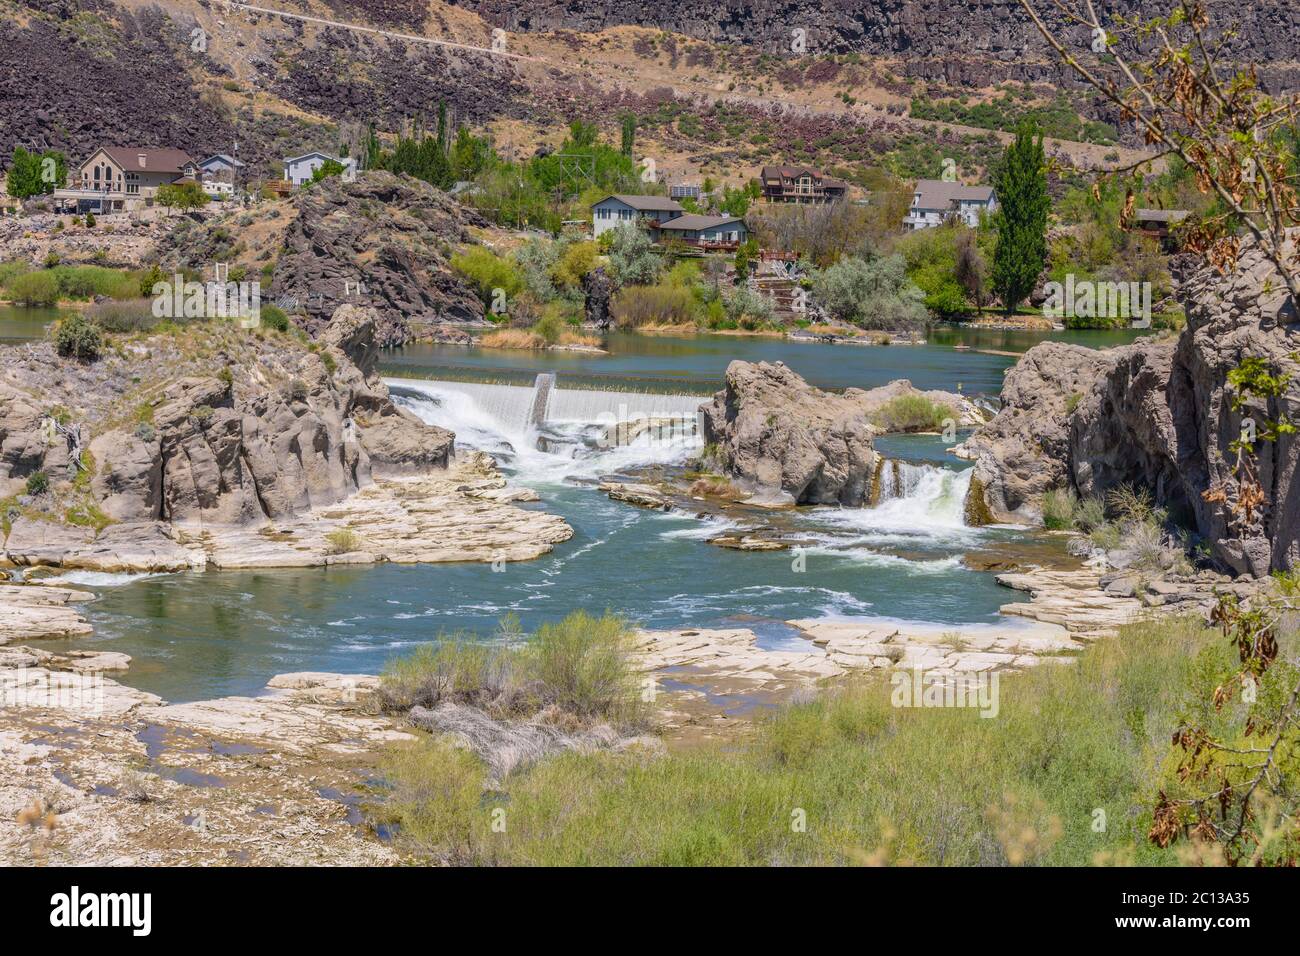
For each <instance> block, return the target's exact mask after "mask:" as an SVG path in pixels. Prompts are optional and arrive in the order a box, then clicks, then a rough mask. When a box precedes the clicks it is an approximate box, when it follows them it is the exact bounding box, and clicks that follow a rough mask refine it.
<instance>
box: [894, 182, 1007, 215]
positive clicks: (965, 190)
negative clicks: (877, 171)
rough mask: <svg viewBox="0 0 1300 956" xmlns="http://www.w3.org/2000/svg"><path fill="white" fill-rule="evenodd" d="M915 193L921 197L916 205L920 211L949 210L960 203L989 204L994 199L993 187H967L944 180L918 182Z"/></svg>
mask: <svg viewBox="0 0 1300 956" xmlns="http://www.w3.org/2000/svg"><path fill="white" fill-rule="evenodd" d="M913 192H914V193H915V194H916V195H918V196H919V197H920V198H919V199H918V200H917V201H916V203H915V205H916V206H917V207H918V208H920V209H947V208H949V207H950V206H952V205H953V204H955V203H959V202H988V201H989V200H990V199H992V198H993V187H992V186H965V185H963V184H961V183H950V182H945V181H944V180H942V179H922V180H918V181H917V184H916V189H914V190H913Z"/></svg>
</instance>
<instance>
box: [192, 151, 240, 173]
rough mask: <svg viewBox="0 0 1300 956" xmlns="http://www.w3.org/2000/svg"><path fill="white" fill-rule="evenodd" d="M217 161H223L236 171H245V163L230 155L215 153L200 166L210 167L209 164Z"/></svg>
mask: <svg viewBox="0 0 1300 956" xmlns="http://www.w3.org/2000/svg"><path fill="white" fill-rule="evenodd" d="M216 159H219V160H221V161H222V162H223V163H225V164H226V165H227V166H234V167H235V168H236V169H243V168H244V164H243V163H241V162H240V161H239V160H237V159H235V157H233V156H231V155H229V154H228V153H213V154H212V155H211V156H209V157H208V158H207V159H205V160H203V161H202V162H200V163H199V165H200V166H206V165H208V163H210V162H212V161H213V160H216Z"/></svg>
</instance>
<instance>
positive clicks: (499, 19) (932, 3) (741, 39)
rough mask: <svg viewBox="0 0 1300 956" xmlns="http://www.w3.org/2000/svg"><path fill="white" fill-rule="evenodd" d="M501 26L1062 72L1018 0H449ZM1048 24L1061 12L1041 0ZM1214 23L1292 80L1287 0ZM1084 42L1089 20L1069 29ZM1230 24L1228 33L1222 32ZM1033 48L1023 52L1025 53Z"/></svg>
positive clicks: (1137, 1)
mask: <svg viewBox="0 0 1300 956" xmlns="http://www.w3.org/2000/svg"><path fill="white" fill-rule="evenodd" d="M453 2H455V3H456V5H457V6H462V7H465V8H466V9H469V10H473V11H475V12H476V13H478V14H480V15H481V16H483V17H484V19H486V20H487V21H488V22H490V23H494V24H499V25H501V26H503V27H505V28H506V29H508V30H520V31H554V30H577V31H583V32H595V31H599V30H605V29H608V28H610V27H613V26H617V25H620V24H629V25H636V26H644V27H656V28H659V29H662V30H667V31H671V32H673V33H679V34H683V35H685V36H690V37H696V38H698V39H702V40H708V41H711V42H713V43H718V44H724V43H732V44H741V45H745V46H749V47H755V48H757V49H760V50H762V51H763V52H766V53H772V54H776V55H778V56H784V55H788V54H789V53H790V50H791V45H790V44H791V32H792V31H793V30H795V29H803V30H804V31H806V38H807V50H808V52H809V53H810V54H813V55H817V54H826V53H861V54H867V55H869V56H877V57H898V58H900V59H901V64H900V65H901V67H902V69H903V71H904V73H905V75H907V76H915V77H921V78H923V79H929V80H942V81H943V82H946V83H951V84H954V85H963V86H969V87H982V86H988V85H990V84H992V83H995V82H999V81H1002V80H1007V79H1014V80H1029V81H1051V80H1054V79H1069V80H1071V81H1072V78H1067V77H1066V76H1065V74H1064V73H1063V72H1062V71H1060V70H1059V69H1058V68H1057V67H1056V66H1055V65H1054V64H1052V63H1050V62H1049V60H1048V58H1047V57H1046V56H1044V55H1042V53H1041V52H1039V53H1038V54H1037V55H1035V53H1034V52H1030V51H1044V50H1045V48H1044V47H1043V44H1042V39H1041V37H1040V36H1039V34H1038V32H1037V30H1036V29H1035V28H1034V26H1033V23H1032V22H1031V21H1030V19H1029V18H1028V17H1027V16H1026V15H1025V13H1024V11H1023V10H1022V9H1021V8H1020V6H1019V4H1018V3H1017V2H1016V0H975V2H959V0H912V2H900V0H830V2H819V3H810V2H808V0H743V2H731V3H727V4H724V5H722V6H721V8H720V7H719V4H717V3H716V2H714V0H685V2H682V3H673V4H664V5H660V4H645V3H636V2H632V0H612V2H611V0H453ZM1040 7H1041V9H1042V13H1043V15H1044V16H1045V18H1046V19H1047V20H1048V22H1049V23H1052V24H1053V25H1054V26H1057V27H1059V26H1061V25H1062V24H1063V23H1064V17H1063V16H1062V15H1061V14H1060V12H1059V11H1058V10H1057V9H1056V8H1055V7H1054V6H1053V5H1052V4H1051V3H1043V4H1040ZM1207 7H1208V8H1209V12H1210V14H1211V17H1212V18H1214V19H1215V21H1216V22H1223V23H1225V24H1227V23H1231V24H1232V25H1233V26H1234V27H1235V32H1233V33H1231V34H1229V35H1226V36H1225V37H1224V54H1225V55H1226V56H1227V57H1235V58H1238V59H1240V60H1241V61H1242V62H1254V63H1256V64H1258V65H1259V66H1260V67H1261V69H1262V70H1263V72H1264V73H1265V74H1266V75H1267V74H1269V73H1272V74H1273V77H1274V78H1275V79H1276V80H1278V81H1283V80H1284V79H1286V78H1290V81H1292V82H1294V80H1295V78H1296V76H1297V73H1296V70H1295V62H1294V61H1295V59H1296V50H1297V49H1300V20H1298V19H1297V18H1296V16H1295V12H1296V11H1295V7H1294V5H1293V4H1290V3H1281V4H1274V3H1251V4H1240V3H1229V2H1227V0H1217V2H1214V0H1211V2H1210V3H1208V4H1207ZM1168 12H1169V8H1168V5H1167V4H1162V3H1157V2H1154V0H1120V2H1117V3H1112V4H1108V5H1107V6H1106V8H1103V10H1102V13H1103V16H1112V17H1114V18H1116V19H1118V18H1119V17H1121V16H1132V15H1135V14H1136V15H1141V16H1146V17H1152V16H1164V15H1166V14H1168ZM1071 32H1072V33H1073V34H1075V35H1076V36H1077V37H1078V39H1079V42H1080V44H1081V45H1082V44H1083V43H1084V42H1085V41H1086V40H1087V39H1088V30H1087V29H1085V28H1082V27H1078V28H1075V29H1074V30H1073V31H1071ZM1224 32H1225V34H1227V32H1228V31H1224ZM1027 52H1029V55H1026V53H1027Z"/></svg>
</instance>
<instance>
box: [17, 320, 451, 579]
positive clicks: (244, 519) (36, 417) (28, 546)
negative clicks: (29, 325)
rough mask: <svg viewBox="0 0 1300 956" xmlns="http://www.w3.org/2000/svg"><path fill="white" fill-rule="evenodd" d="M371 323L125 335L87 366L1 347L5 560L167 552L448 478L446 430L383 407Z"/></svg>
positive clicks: (45, 351)
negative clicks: (373, 486)
mask: <svg viewBox="0 0 1300 956" xmlns="http://www.w3.org/2000/svg"><path fill="white" fill-rule="evenodd" d="M375 325H376V317H375V315H374V314H373V312H371V311H369V310H363V309H357V308H354V307H351V306H344V307H343V308H341V309H340V310H339V314H338V315H337V316H336V317H335V321H334V322H333V323H332V324H331V326H330V328H329V329H328V330H327V331H326V332H325V333H324V334H323V335H322V338H321V340H320V342H319V343H318V344H313V345H311V346H310V347H309V346H308V345H307V344H305V343H304V342H303V341H302V340H301V338H300V337H299V336H295V335H293V334H286V333H274V332H265V331H258V332H255V333H254V332H248V331H245V330H241V329H239V328H238V327H236V326H234V325H231V324H225V323H211V324H198V325H193V326H188V327H186V328H184V329H182V330H180V331H177V332H167V333H163V332H159V333H156V334H148V335H138V336H132V337H130V338H127V339H122V340H119V341H117V342H115V343H114V347H113V348H112V349H111V350H110V351H107V352H106V353H105V354H104V355H103V357H101V358H100V359H99V360H98V361H94V362H90V363H83V362H77V361H73V360H70V359H62V358H60V357H59V356H58V355H56V353H55V351H54V347H53V345H52V343H50V342H49V341H43V342H39V343H33V344H28V345H22V346H10V347H7V348H5V349H3V353H4V355H3V359H4V361H3V372H0V498H2V499H3V502H2V503H0V504H2V506H3V513H2V515H0V516H2V517H3V554H4V556H5V557H7V558H9V559H11V560H14V561H15V562H17V563H20V564H30V563H42V562H46V561H55V562H57V561H59V560H61V556H62V555H63V554H65V553H66V552H68V551H76V550H79V549H82V550H84V549H91V548H94V547H100V548H118V549H122V550H126V551H128V552H132V553H135V554H138V553H140V552H150V551H154V552H157V553H159V555H161V556H164V557H165V555H166V554H168V553H169V552H171V551H173V550H174V548H173V545H172V534H171V532H170V531H169V527H171V526H177V527H186V526H188V527H204V526H209V525H220V526H232V527H235V526H247V525H256V524H259V523H262V522H265V521H267V520H277V519H284V518H286V517H289V516H292V515H294V514H297V513H299V512H303V511H306V510H307V509H312V508H320V507H322V506H325V505H329V504H332V503H334V502H338V501H341V500H343V499H345V498H347V497H348V496H350V495H352V494H354V493H356V492H357V491H358V490H359V489H361V488H363V487H365V486H366V485H368V484H370V482H371V481H372V479H373V477H375V476H381V475H402V474H410V473H418V472H425V471H429V470H431V469H441V468H445V467H446V466H447V464H448V461H449V458H450V456H451V454H452V442H453V436H452V435H451V433H449V432H447V431H444V430H442V429H438V428H434V427H432V426H429V425H425V424H424V423H423V422H420V421H419V420H418V419H416V418H415V417H414V416H412V415H410V414H409V413H407V412H405V411H403V410H401V409H399V408H398V407H397V406H395V405H394V404H393V402H392V401H391V400H390V399H389V397H388V390H387V388H386V387H385V386H384V384H383V382H382V381H381V380H380V379H379V377H378V373H377V371H376V352H375V345H374V333H375ZM122 563H134V564H136V565H140V564H146V563H147V562H145V561H134V562H132V561H129V560H124V561H123V562H122ZM160 563H163V564H165V563H166V561H165V560H163V561H160Z"/></svg>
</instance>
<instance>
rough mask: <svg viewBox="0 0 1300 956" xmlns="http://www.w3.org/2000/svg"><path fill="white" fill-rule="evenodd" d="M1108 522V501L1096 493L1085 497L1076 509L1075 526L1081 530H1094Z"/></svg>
mask: <svg viewBox="0 0 1300 956" xmlns="http://www.w3.org/2000/svg"><path fill="white" fill-rule="evenodd" d="M1105 523H1106V502H1105V501H1103V500H1102V499H1101V498H1098V497H1096V496H1095V495H1094V496H1092V497H1090V498H1083V499H1081V500H1080V501H1079V503H1078V505H1077V506H1076V507H1075V509H1074V526H1075V527H1076V528H1078V529H1079V530H1080V531H1094V530H1096V529H1097V528H1100V527H1101V526H1102V525H1104V524H1105Z"/></svg>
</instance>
